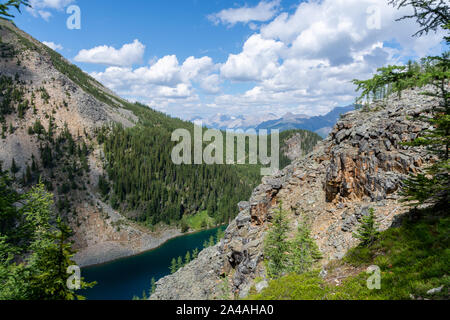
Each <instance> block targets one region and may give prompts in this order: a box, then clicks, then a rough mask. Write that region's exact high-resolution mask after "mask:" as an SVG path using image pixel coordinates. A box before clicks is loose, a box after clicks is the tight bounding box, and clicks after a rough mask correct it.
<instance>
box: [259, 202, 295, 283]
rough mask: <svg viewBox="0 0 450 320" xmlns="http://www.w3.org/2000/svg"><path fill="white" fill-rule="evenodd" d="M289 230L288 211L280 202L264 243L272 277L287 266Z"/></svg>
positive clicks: (278, 274)
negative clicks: (286, 211)
mask: <svg viewBox="0 0 450 320" xmlns="http://www.w3.org/2000/svg"><path fill="white" fill-rule="evenodd" d="M288 231H289V226H288V222H287V220H286V213H285V212H284V210H283V208H282V204H281V203H280V204H279V207H278V210H277V211H275V213H274V216H273V220H272V227H271V228H270V230H269V232H268V234H267V236H266V240H265V243H264V256H265V258H266V259H267V261H268V264H267V266H268V273H269V275H270V276H271V277H274V278H276V277H279V276H280V275H281V274H282V272H283V271H284V270H285V268H286V263H287V255H286V253H287V251H288V249H289V245H288V243H287V241H286V240H287V233H288Z"/></svg>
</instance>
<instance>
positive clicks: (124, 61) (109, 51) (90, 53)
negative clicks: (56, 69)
mask: <svg viewBox="0 0 450 320" xmlns="http://www.w3.org/2000/svg"><path fill="white" fill-rule="evenodd" d="M144 53H145V45H143V44H142V43H141V42H139V40H137V39H136V40H134V41H133V42H132V43H129V44H124V45H123V46H122V48H120V49H116V48H113V47H110V46H98V47H95V48H92V49H83V50H81V51H80V52H79V53H78V55H77V56H76V57H75V58H74V59H75V61H77V62H85V63H96V64H106V65H111V66H131V65H133V64H136V63H141V62H142V59H143V56H144Z"/></svg>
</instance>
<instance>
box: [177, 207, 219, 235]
mask: <svg viewBox="0 0 450 320" xmlns="http://www.w3.org/2000/svg"><path fill="white" fill-rule="evenodd" d="M183 222H184V223H186V224H187V225H188V226H189V228H190V229H193V230H197V231H199V230H203V229H206V228H210V227H213V226H215V225H216V221H215V220H214V218H211V217H210V216H209V215H208V211H206V210H204V211H200V212H198V213H196V214H194V215H191V216H185V217H183V220H182V223H183Z"/></svg>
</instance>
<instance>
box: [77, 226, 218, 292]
mask: <svg viewBox="0 0 450 320" xmlns="http://www.w3.org/2000/svg"><path fill="white" fill-rule="evenodd" d="M220 228H221V229H222V230H225V228H226V227H225V226H223V227H220ZM218 229H219V228H215V229H210V230H205V231H200V232H197V233H193V234H188V235H185V236H180V237H178V238H174V239H171V240H169V241H167V242H166V243H165V244H163V245H162V246H161V247H159V248H156V249H153V250H151V251H147V252H144V253H142V254H140V255H137V256H132V257H128V258H122V259H119V260H115V261H111V262H108V263H105V264H102V265H98V266H92V267H86V268H82V270H81V276H82V277H83V278H85V280H86V281H88V282H90V281H97V285H96V286H95V287H94V288H92V289H88V290H80V291H77V293H78V294H81V295H83V296H85V297H86V298H87V299H88V300H131V299H132V298H133V296H138V297H142V292H143V291H144V290H145V291H146V292H147V295H148V292H149V290H150V288H151V279H152V278H155V280H156V281H158V280H159V279H161V278H162V277H164V276H167V275H168V274H170V270H169V267H170V264H171V261H172V258H177V257H178V256H182V257H183V258H184V256H185V254H186V252H187V251H190V252H191V253H192V251H193V250H194V249H195V248H198V249H199V250H200V251H201V250H202V249H203V243H204V241H205V240H208V239H209V238H210V236H215V235H216V234H217V230H218Z"/></svg>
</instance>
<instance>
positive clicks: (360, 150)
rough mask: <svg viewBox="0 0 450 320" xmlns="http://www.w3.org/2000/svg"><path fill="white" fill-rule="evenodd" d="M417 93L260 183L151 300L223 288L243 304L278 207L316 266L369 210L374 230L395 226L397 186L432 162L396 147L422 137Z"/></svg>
mask: <svg viewBox="0 0 450 320" xmlns="http://www.w3.org/2000/svg"><path fill="white" fill-rule="evenodd" d="M422 91H423V89H422V90H408V91H407V92H403V95H402V98H401V99H399V98H398V97H391V98H389V99H388V100H387V101H384V102H379V103H375V104H373V105H371V106H370V110H368V111H367V110H366V111H353V112H350V113H348V114H346V115H345V116H343V117H342V118H341V120H340V121H339V122H338V123H337V125H336V126H335V127H334V129H333V131H332V133H331V134H330V136H329V137H328V138H327V139H326V140H324V141H322V142H320V143H319V144H318V145H317V147H316V148H315V150H314V151H313V152H312V153H311V154H309V155H307V156H306V157H304V158H301V159H297V160H295V161H293V163H292V164H291V165H289V166H288V167H286V168H285V169H283V170H282V171H281V172H279V173H277V174H276V175H274V176H272V177H265V178H263V180H262V184H261V185H260V186H258V187H257V188H256V189H255V190H254V192H253V194H252V196H251V198H250V200H249V201H248V202H241V203H239V208H240V214H239V215H238V217H237V218H236V219H235V220H233V221H232V222H231V224H230V225H229V226H228V228H227V230H226V233H225V237H224V239H223V240H222V241H221V242H220V243H219V244H217V245H216V246H215V247H212V248H208V249H207V250H204V251H203V252H201V253H200V255H199V258H198V259H197V260H194V261H193V262H191V263H190V264H189V265H187V266H185V267H184V268H182V269H180V270H179V271H178V272H176V273H175V274H173V275H170V276H168V277H165V278H163V279H161V280H160V281H158V282H157V289H156V291H155V293H154V294H153V295H152V297H151V299H214V298H216V299H220V298H222V297H223V291H224V288H228V289H229V290H230V292H232V293H233V294H236V295H239V296H240V297H245V296H246V295H247V294H248V293H249V290H250V288H251V287H252V286H253V285H255V283H254V279H255V278H257V277H258V278H263V279H264V278H265V270H264V264H263V260H264V255H263V246H264V237H265V234H266V232H267V230H268V228H270V219H271V215H272V213H273V209H274V207H276V204H277V201H278V200H282V202H283V207H284V209H286V210H288V211H289V212H290V214H289V219H290V223H291V226H292V230H293V231H295V229H296V226H297V225H298V223H299V222H300V221H307V222H308V223H309V224H310V226H311V229H312V236H313V238H314V239H315V241H316V242H317V244H318V246H319V248H320V250H321V251H322V253H323V256H324V259H323V261H322V263H323V264H325V263H327V262H329V261H330V260H333V259H338V258H341V257H343V255H344V254H345V253H346V251H347V250H348V249H349V248H351V247H353V246H355V245H356V244H357V241H356V240H355V239H354V238H353V237H352V231H354V230H355V228H356V227H357V225H358V224H359V220H360V219H361V217H362V216H364V215H366V214H368V212H369V208H373V209H374V210H375V214H376V217H377V222H378V223H379V224H380V226H381V228H382V229H386V228H389V227H391V226H392V225H393V224H395V223H396V217H397V216H399V215H400V214H402V213H404V212H406V211H407V208H406V207H405V206H404V205H403V204H401V203H399V202H398V198H399V195H398V192H399V187H400V184H401V181H402V179H403V178H404V177H405V176H406V175H407V174H409V173H414V172H417V171H419V170H420V169H421V168H422V167H423V166H424V165H426V164H427V163H429V162H431V161H432V160H433V159H432V158H431V157H430V156H429V155H427V153H426V152H425V150H423V149H421V148H412V147H407V146H404V145H402V144H401V143H402V142H407V141H411V140H412V139H414V138H416V137H417V135H418V134H420V133H421V132H423V131H424V130H426V129H428V126H429V125H428V124H427V123H425V122H421V121H419V120H418V119H417V117H418V116H419V115H422V116H424V115H426V114H427V110H428V109H429V108H430V107H431V106H433V105H434V104H435V103H437V102H436V101H435V100H434V99H433V98H430V97H426V96H423V95H420V92H422ZM258 287H259V288H260V289H261V288H262V287H264V286H262V285H258ZM225 291H226V290H225Z"/></svg>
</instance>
